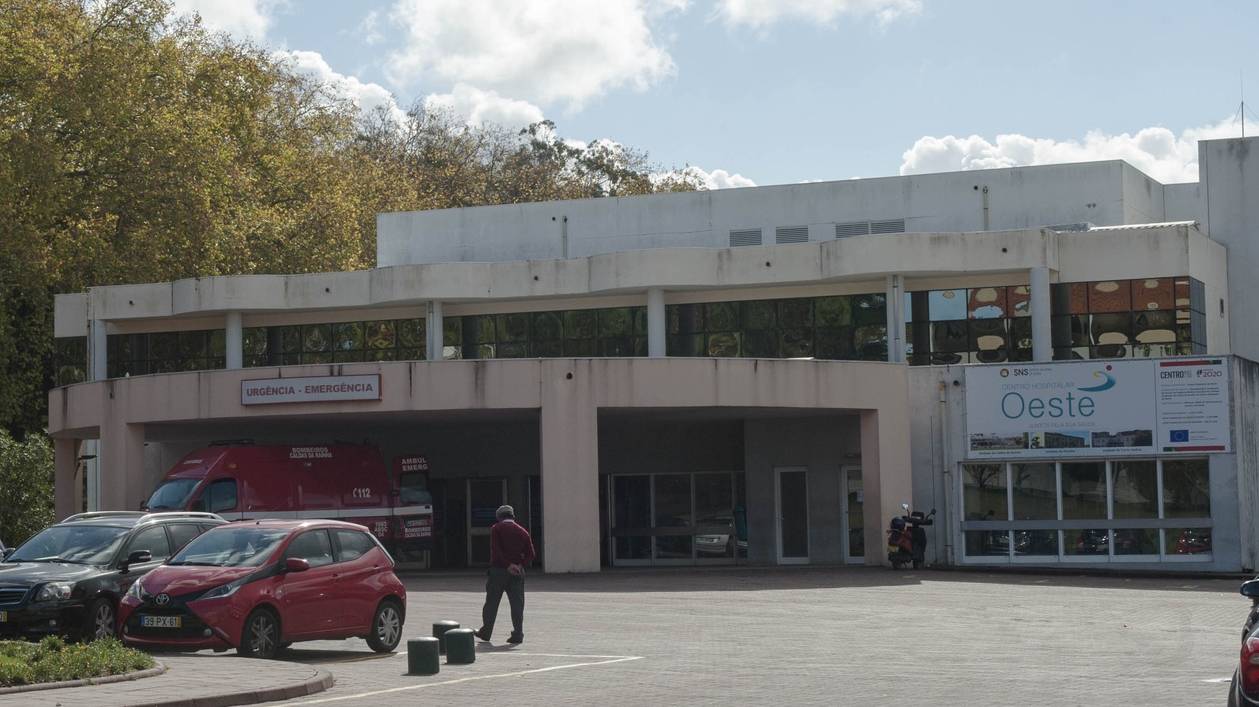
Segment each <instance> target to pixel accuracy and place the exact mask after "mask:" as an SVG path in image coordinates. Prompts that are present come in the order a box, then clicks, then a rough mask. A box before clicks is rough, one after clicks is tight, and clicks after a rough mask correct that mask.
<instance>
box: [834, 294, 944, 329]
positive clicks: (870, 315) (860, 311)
mask: <svg viewBox="0 0 1259 707" xmlns="http://www.w3.org/2000/svg"><path fill="white" fill-rule="evenodd" d="M851 299H852V313H853V324H880V325H883V326H884V327H886V326H887V296H886V295H883V294H869V295H853V296H852V298H851ZM963 306H965V305H963Z"/></svg>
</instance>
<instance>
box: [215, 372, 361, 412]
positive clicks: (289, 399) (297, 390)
mask: <svg viewBox="0 0 1259 707" xmlns="http://www.w3.org/2000/svg"><path fill="white" fill-rule="evenodd" d="M343 400H380V375H379V374H371V375H362V376H310V377H306V378H262V379H258V380H248V381H241V382H240V404H241V405H267V404H272V403H324V402H339V401H343Z"/></svg>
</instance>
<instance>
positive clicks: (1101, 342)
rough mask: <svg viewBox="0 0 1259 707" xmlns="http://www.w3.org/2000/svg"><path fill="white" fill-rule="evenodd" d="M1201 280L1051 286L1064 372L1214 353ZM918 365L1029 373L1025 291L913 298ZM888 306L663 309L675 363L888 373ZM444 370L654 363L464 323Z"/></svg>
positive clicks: (405, 341) (192, 345) (308, 349)
mask: <svg viewBox="0 0 1259 707" xmlns="http://www.w3.org/2000/svg"><path fill="white" fill-rule="evenodd" d="M1204 292H1205V290H1204V287H1203V285H1202V283H1201V282H1199V281H1197V280H1194V279H1192V278H1185V277H1180V278H1147V279H1140V280H1108V281H1099V282H1083V283H1062V284H1056V285H1053V286H1052V292H1051V302H1052V306H1053V310H1052V316H1051V327H1052V343H1053V351H1054V358H1055V359H1081V358H1128V357H1149V356H1171V355H1185V354H1199V353H1205V352H1206V315H1205V295H1204ZM903 306H904V310H905V320H906V325H905V342H906V353H907V356H908V358H909V362H910V364H911V365H929V364H956V363H998V362H1003V361H1024V360H1030V359H1031V348H1032V331H1031V320H1030V314H1031V298H1030V295H1029V293H1028V288H1027V287H1026V286H1010V287H977V288H969V289H950V290H930V291H921V292H909V293H906V294H905V299H904V302H903ZM886 314H887V301H886V297H885V295H884V294H882V293H871V294H859V295H842V296H832V297H811V298H793V299H777V300H746V301H738V302H710V303H704V304H676V305H669V306H668V307H667V308H666V316H667V336H668V338H667V341H666V352H667V353H668V355H670V356H712V357H754V358H819V359H836V360H886V358H887V347H888V342H887V338H888V337H887V327H886ZM243 338H244V341H243V348H244V364H245V366H247V367H256V366H271V365H292V364H316V363H341V362H355V361H407V360H423V359H425V358H426V357H427V352H426V346H425V338H426V336H425V320H424V319H418V318H417V319H391V320H374V321H358V322H342V323H335V324H331V323H329V324H302V325H291V326H273V327H256V328H249V329H246V330H245V331H244V332H243ZM84 341H85V340H84V339H83V338H81V337H80V338H67V339H58V340H57V348H56V361H55V369H56V370H55V377H56V382H57V384H58V385H66V384H69V383H72V382H78V381H81V380H83V379H85V377H86V376H85V372H86V358H87V351H86V345H85V343H84ZM442 341H443V351H442V357H443V358H446V359H477V358H549V357H565V356H575V357H599V356H616V357H622V356H645V355H647V311H646V308H645V307H615V308H605V309H580V310H566V311H552V312H523V313H512V314H485V315H467V316H462V317H447V318H445V319H444V320H443V332H442ZM108 342H109V343H108V346H109V350H108V360H109V375H110V376H111V377H120V376H125V375H142V374H146V373H165V372H172V371H190V370H203V369H214V368H222V367H223V366H224V362H225V353H224V349H225V336H224V331H223V330H222V329H217V330H204V331H182V332H165V333H154V334H124V335H111V336H110V337H108Z"/></svg>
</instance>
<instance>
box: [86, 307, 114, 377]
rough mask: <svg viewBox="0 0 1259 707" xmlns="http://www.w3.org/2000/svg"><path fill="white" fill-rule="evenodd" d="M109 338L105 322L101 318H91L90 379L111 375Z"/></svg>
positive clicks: (88, 351)
mask: <svg viewBox="0 0 1259 707" xmlns="http://www.w3.org/2000/svg"><path fill="white" fill-rule="evenodd" d="M108 346H109V339H108V338H107V337H106V332H105V322H104V321H103V320H100V319H89V320H88V322H87V360H88V372H87V373H88V379H89V380H94V381H103V380H105V379H106V378H108V377H109V355H108V351H109V348H108Z"/></svg>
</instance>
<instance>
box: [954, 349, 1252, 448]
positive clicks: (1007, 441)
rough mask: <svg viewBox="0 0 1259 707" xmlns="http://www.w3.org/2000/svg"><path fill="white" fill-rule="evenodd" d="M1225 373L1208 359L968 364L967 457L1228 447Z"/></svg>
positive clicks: (1224, 362) (1224, 365) (1223, 364)
mask: <svg viewBox="0 0 1259 707" xmlns="http://www.w3.org/2000/svg"><path fill="white" fill-rule="evenodd" d="M1228 372H1229V363H1228V359H1224V358H1209V357H1208V358H1170V359H1142V360H1129V361H1116V360H1093V361H1070V362H1061V363H1027V364H1008V365H992V366H971V367H968V368H967V369H966V438H967V456H968V457H969V458H972V459H975V458H985V457H987V458H996V457H1005V458H1050V457H1070V456H1078V457H1085V456H1117V455H1124V456H1128V455H1141V454H1174V453H1186V452H1189V453H1200V454H1201V453H1213V452H1228V451H1230V449H1231V438H1232V435H1231V429H1232V421H1231V416H1230V407H1229V400H1230V397H1229V373H1228Z"/></svg>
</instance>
